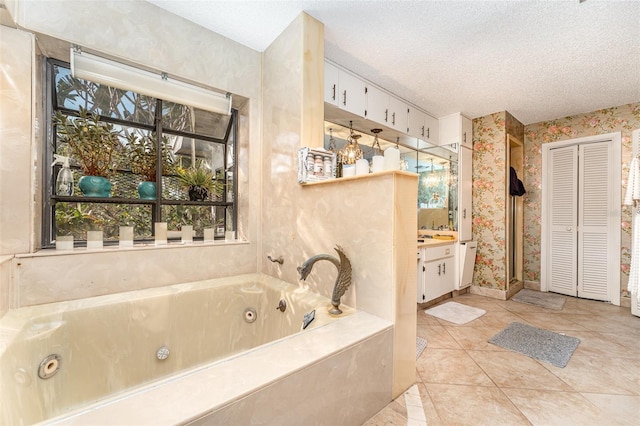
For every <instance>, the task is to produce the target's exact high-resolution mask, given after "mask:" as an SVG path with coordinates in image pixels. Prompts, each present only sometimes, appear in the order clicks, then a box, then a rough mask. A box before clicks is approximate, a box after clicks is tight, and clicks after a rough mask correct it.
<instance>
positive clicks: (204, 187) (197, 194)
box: [178, 161, 224, 201]
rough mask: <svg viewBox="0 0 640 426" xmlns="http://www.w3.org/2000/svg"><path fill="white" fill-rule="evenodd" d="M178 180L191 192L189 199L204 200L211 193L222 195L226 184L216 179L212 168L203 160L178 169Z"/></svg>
mask: <svg viewBox="0 0 640 426" xmlns="http://www.w3.org/2000/svg"><path fill="white" fill-rule="evenodd" d="M178 180H179V181H180V184H181V185H182V186H183V187H184V188H185V189H187V191H188V192H189V200H191V201H204V200H206V199H208V198H209V196H210V195H214V196H220V195H221V193H222V190H223V188H224V184H223V183H222V182H220V181H218V180H216V179H215V174H214V172H213V171H212V170H210V169H208V168H206V167H205V166H204V165H203V164H202V161H199V162H197V163H196V164H195V165H192V166H191V167H188V168H186V169H183V168H179V169H178Z"/></svg>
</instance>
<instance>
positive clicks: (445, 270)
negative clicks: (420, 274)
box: [442, 262, 447, 274]
mask: <svg viewBox="0 0 640 426" xmlns="http://www.w3.org/2000/svg"><path fill="white" fill-rule="evenodd" d="M442 273H443V274H446V273H447V263H446V262H445V263H443V264H442Z"/></svg>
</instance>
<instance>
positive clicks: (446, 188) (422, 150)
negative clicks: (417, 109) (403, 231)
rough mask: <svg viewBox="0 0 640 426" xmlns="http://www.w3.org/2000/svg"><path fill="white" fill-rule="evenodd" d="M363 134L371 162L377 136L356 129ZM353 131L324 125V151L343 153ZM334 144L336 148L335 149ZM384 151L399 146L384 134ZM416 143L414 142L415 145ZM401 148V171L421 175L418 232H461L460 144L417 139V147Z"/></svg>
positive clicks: (366, 155) (361, 140) (381, 140)
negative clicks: (458, 230)
mask: <svg viewBox="0 0 640 426" xmlns="http://www.w3.org/2000/svg"><path fill="white" fill-rule="evenodd" d="M354 133H356V134H359V135H361V137H360V138H359V139H358V145H360V148H361V149H362V151H363V158H365V159H367V160H369V161H371V158H372V157H373V155H374V154H375V152H374V149H373V147H372V145H373V144H374V134H373V133H371V132H369V133H365V132H361V131H357V130H355V129H354ZM347 136H349V128H348V127H344V126H342V125H340V124H336V123H331V122H328V121H325V122H324V148H325V149H328V150H330V149H335V151H336V152H337V151H339V150H340V149H341V148H342V147H343V146H344V145H345V144H347ZM332 143H333V147H332V146H331V145H332ZM378 143H379V144H380V148H381V149H382V151H384V150H385V149H387V148H389V147H395V146H396V142H391V141H388V140H386V139H385V133H384V131H383V132H381V133H380V134H379V135H378ZM411 143H413V142H411ZM397 147H398V148H399V149H400V164H401V169H402V170H405V171H408V172H413V173H417V174H418V175H419V178H418V199H417V200H416V205H417V208H418V224H417V225H418V229H441V230H444V229H451V230H454V231H456V230H457V229H458V146H457V145H456V144H452V145H443V146H432V145H429V144H428V143H426V142H424V141H422V140H418V139H416V140H415V146H409V145H407V140H406V139H405V140H403V141H401V142H399V143H397Z"/></svg>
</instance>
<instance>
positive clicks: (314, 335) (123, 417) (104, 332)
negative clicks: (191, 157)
mask: <svg viewBox="0 0 640 426" xmlns="http://www.w3.org/2000/svg"><path fill="white" fill-rule="evenodd" d="M285 304H286V308H284V305H285ZM329 304H330V302H329V299H328V298H326V297H322V296H320V295H317V294H314V293H310V292H308V291H305V290H304V289H302V288H299V287H297V286H294V285H290V284H287V283H285V282H283V281H280V280H277V279H275V278H272V277H269V276H266V275H262V274H249V275H241V276H236V277H230V278H224V279H214V280H207V281H199V282H193V283H186V284H179V285H172V286H167V287H162V288H153V289H147V290H141V291H134V292H129V293H120V294H115V295H108V296H101V297H94V298H89V299H83V300H75V301H67V302H60V303H52V304H47V305H40V306H34V307H25V308H20V309H16V310H11V311H9V312H8V313H7V314H6V315H5V316H4V317H3V318H2V320H1V329H0V372H1V373H0V374H1V376H0V386H1V389H2V395H1V397H0V398H1V399H0V413H1V414H0V422H1V424H12V425H19V424H33V423H38V422H43V423H45V424H101V423H102V424H114V423H127V424H185V423H189V422H195V423H200V424H207V423H209V424H217V423H218V424H219V422H224V423H225V424H230V423H245V424H251V423H257V424H296V422H297V423H300V421H301V417H300V416H301V415H303V416H308V418H309V422H311V423H315V424H323V423H324V422H323V421H322V420H321V421H320V422H318V418H316V417H315V415H316V414H314V412H315V411H317V410H318V408H317V407H316V408H315V409H314V408H310V407H307V408H306V409H304V410H303V411H302V412H300V413H298V412H297V411H298V409H299V408H304V406H300V407H298V408H295V407H294V408H292V409H290V410H284V409H283V408H277V407H278V405H279V403H280V402H281V401H283V399H282V397H283V395H289V396H287V397H286V398H289V399H291V400H292V401H294V402H295V400H296V399H300V398H303V399H307V398H313V397H314V396H313V395H314V394H315V392H316V391H317V390H318V389H322V388H323V386H324V387H326V388H327V392H328V391H329V390H330V389H335V387H336V386H338V387H342V388H343V389H344V391H346V392H348V393H349V395H348V398H352V399H353V400H354V401H357V402H358V404H361V405H363V407H362V408H360V409H355V412H353V411H354V410H350V411H349V413H345V412H344V409H342V411H340V410H341V409H340V406H341V405H342V404H344V398H339V400H338V399H336V400H335V401H334V402H335V405H336V411H337V412H338V414H339V415H340V416H342V417H341V418H340V417H338V420H344V419H345V417H344V416H347V417H346V418H353V419H354V421H360V420H363V419H364V420H366V418H368V417H367V416H370V415H373V414H375V412H376V411H377V410H378V409H380V408H382V407H384V404H386V403H387V402H388V401H389V400H390V389H391V384H390V383H391V361H390V360H391V346H392V344H391V340H390V339H391V336H392V334H391V332H392V327H391V324H390V323H389V322H387V321H384V320H382V319H380V318H377V317H375V316H372V315H368V314H366V313H364V312H357V311H355V310H354V309H352V308H349V307H346V306H344V305H343V311H344V313H343V314H342V315H340V316H339V317H334V316H330V315H329V314H328V313H327V309H326V307H327V306H328V305H329ZM282 308H284V310H283V309H282ZM312 311H315V318H314V319H313V321H311V322H310V323H308V326H307V327H306V329H305V330H302V325H303V320H304V317H305V314H307V315H309V313H311V312H312ZM356 354H357V357H358V359H359V360H360V359H362V362H359V363H358V364H359V365H358V366H353V365H351V364H353V361H354V360H355V359H356V358H353V357H354V356H356ZM345 356H347V357H349V356H350V357H352V358H348V359H345V360H344V362H341V363H340V365H341V366H340V367H338V368H336V366H335V364H336V362H337V360H338V359H339V358H340V357H345ZM349 359H351V361H349ZM341 369H342V370H344V371H343V373H340V372H339V370H341ZM371 369H375V370H376V371H375V373H376V374H378V373H380V374H381V376H382V378H381V379H374V380H373V382H375V383H373V382H372V378H371V377H369V376H371V374H372V373H371ZM333 370H335V371H333ZM387 376H388V377H387ZM345 377H350V379H351V381H353V386H345V384H344V378H345ZM387 379H388V383H387ZM301 380H302V381H303V382H306V381H307V380H313V382H309V383H307V384H312V383H313V385H314V387H313V388H310V389H308V390H307V391H306V392H307V393H308V395H309V396H304V395H305V390H300V389H296V388H295V383H299V382H300V381H301ZM322 381H326V383H320V382H322ZM387 385H388V387H387ZM361 386H366V387H365V388H364V389H360V390H359V389H357V388H360V387H361ZM352 387H353V389H351V388H352ZM356 387H357V388H356ZM278 389H279V390H278ZM8 390H9V391H8ZM316 398H317V396H316ZM334 399H335V398H334ZM247 404H249V405H251V406H252V407H253V408H252V409H251V411H250V412H247V408H246V406H247ZM261 404H262V405H261ZM287 404H288V403H287ZM287 404H285V403H284V401H283V402H282V404H281V405H282V407H286V406H287ZM298 404H301V402H298ZM323 404H324V405H323V407H324V408H330V405H328V406H327V404H328V403H326V402H323ZM260 407H262V408H260ZM324 408H323V411H324ZM285 411H286V412H285ZM340 413H342V414H340ZM247 415H249V416H250V417H247ZM332 415H335V414H332ZM255 416H257V417H255ZM349 416H351V417H349ZM118 419H120V420H118ZM256 419H257V420H256ZM312 419H314V420H312ZM327 419H330V417H328V418H327ZM327 421H329V420H327Z"/></svg>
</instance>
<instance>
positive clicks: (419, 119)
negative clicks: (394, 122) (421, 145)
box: [407, 107, 428, 140]
mask: <svg viewBox="0 0 640 426" xmlns="http://www.w3.org/2000/svg"><path fill="white" fill-rule="evenodd" d="M426 120H427V114H425V113H424V112H422V111H420V110H419V109H416V108H412V107H409V118H408V123H409V124H408V126H407V127H409V130H408V131H407V133H409V136H413V137H414V138H418V139H422V140H427V133H428V129H427V128H426V127H425V122H426Z"/></svg>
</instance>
